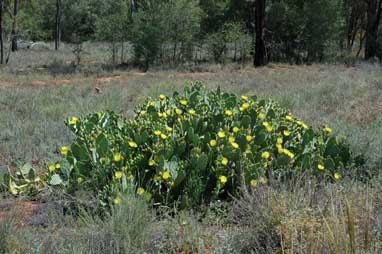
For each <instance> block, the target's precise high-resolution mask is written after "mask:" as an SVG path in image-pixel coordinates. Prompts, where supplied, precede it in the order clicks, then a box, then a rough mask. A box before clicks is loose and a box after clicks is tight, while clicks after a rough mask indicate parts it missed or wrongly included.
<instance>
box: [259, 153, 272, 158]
mask: <svg viewBox="0 0 382 254" xmlns="http://www.w3.org/2000/svg"><path fill="white" fill-rule="evenodd" d="M270 156H271V155H270V153H269V152H263V153H262V154H261V158H263V159H264V160H268V159H269V157H270Z"/></svg>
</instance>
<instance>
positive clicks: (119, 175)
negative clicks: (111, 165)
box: [114, 171, 123, 179]
mask: <svg viewBox="0 0 382 254" xmlns="http://www.w3.org/2000/svg"><path fill="white" fill-rule="evenodd" d="M114 176H115V178H117V179H121V178H122V176H123V172H122V171H116V172H115V173H114Z"/></svg>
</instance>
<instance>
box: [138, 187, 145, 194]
mask: <svg viewBox="0 0 382 254" xmlns="http://www.w3.org/2000/svg"><path fill="white" fill-rule="evenodd" d="M144 193H145V189H143V188H142V187H139V188H138V189H137V194H138V195H139V196H142V195H143V194H144Z"/></svg>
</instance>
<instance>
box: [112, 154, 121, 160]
mask: <svg viewBox="0 0 382 254" xmlns="http://www.w3.org/2000/svg"><path fill="white" fill-rule="evenodd" d="M113 159H114V162H120V161H121V160H122V155H121V154H120V153H116V154H114V157H113Z"/></svg>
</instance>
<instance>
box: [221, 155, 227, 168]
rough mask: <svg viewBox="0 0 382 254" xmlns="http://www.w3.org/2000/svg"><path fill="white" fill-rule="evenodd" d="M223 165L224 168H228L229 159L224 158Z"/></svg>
mask: <svg viewBox="0 0 382 254" xmlns="http://www.w3.org/2000/svg"><path fill="white" fill-rule="evenodd" d="M222 164H223V165H224V166H227V164H228V159H227V158H226V157H223V159H222Z"/></svg>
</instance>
